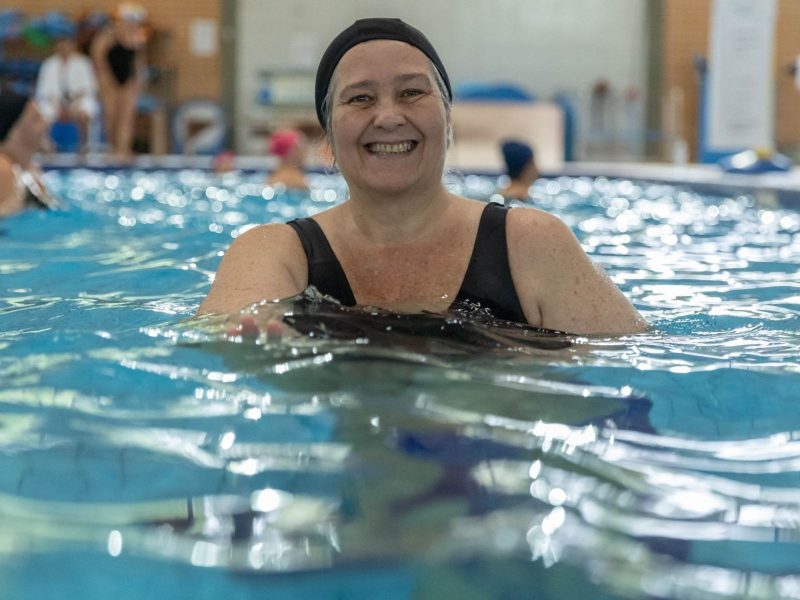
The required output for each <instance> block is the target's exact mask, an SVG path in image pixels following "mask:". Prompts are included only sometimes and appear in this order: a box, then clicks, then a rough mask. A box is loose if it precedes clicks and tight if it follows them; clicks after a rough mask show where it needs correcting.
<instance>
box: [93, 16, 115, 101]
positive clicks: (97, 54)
mask: <svg viewBox="0 0 800 600" xmlns="http://www.w3.org/2000/svg"><path fill="white" fill-rule="evenodd" d="M113 40H114V36H113V33H112V31H111V29H109V28H106V29H103V30H101V31H99V32H98V33H97V35H96V36H95V38H94V40H92V46H91V48H90V50H89V54H90V56H91V58H92V64H94V69H95V73H96V75H97V83H98V84H99V85H100V87H101V88H102V87H104V86H107V85H110V84H111V83H112V81H113V77H114V75H113V74H112V72H111V67H110V66H109V64H108V51H109V50H110V49H111V43H112V42H113Z"/></svg>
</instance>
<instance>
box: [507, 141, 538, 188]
mask: <svg viewBox="0 0 800 600" xmlns="http://www.w3.org/2000/svg"><path fill="white" fill-rule="evenodd" d="M501 150H502V151H503V160H504V161H505V164H506V175H508V179H509V181H508V184H507V185H506V186H505V187H503V189H501V190H500V194H501V195H502V196H503V198H505V199H506V201H509V200H521V201H523V202H530V200H531V196H530V187H531V185H532V184H533V182H534V181H536V180H537V179H538V178H539V170H538V169H537V168H536V160H535V159H534V157H533V150H532V149H531V147H530V146H529V145H528V144H526V143H524V142H518V141H515V140H508V141H505V142H503V144H502V146H501Z"/></svg>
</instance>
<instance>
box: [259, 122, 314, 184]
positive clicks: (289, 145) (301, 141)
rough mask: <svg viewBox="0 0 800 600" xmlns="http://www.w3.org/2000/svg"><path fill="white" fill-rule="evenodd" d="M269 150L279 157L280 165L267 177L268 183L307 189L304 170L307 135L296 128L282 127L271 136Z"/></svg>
mask: <svg viewBox="0 0 800 600" xmlns="http://www.w3.org/2000/svg"><path fill="white" fill-rule="evenodd" d="M268 152H269V154H271V155H272V156H275V157H277V158H278V161H279V162H278V166H277V167H276V168H275V169H274V170H273V171H272V173H270V175H269V177H268V178H267V185H269V186H272V187H275V186H276V185H282V186H284V187H286V188H287V189H307V188H308V183H307V182H306V175H305V171H304V165H305V156H306V140H305V136H304V135H303V134H302V133H300V132H299V131H297V130H295V129H280V130H278V131H275V132H274V133H273V134H272V135H270V136H269V144H268Z"/></svg>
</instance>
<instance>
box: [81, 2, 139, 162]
mask: <svg viewBox="0 0 800 600" xmlns="http://www.w3.org/2000/svg"><path fill="white" fill-rule="evenodd" d="M146 15H147V13H146V12H145V10H144V9H143V8H141V7H140V6H139V5H136V4H132V3H122V4H120V5H119V7H118V8H117V11H116V15H115V19H114V20H113V22H112V23H111V24H110V25H109V26H107V27H106V28H104V29H102V30H100V31H99V32H98V33H97V35H96V36H95V38H94V39H93V40H92V44H91V56H92V60H93V62H94V65H95V70H96V71H97V81H98V83H99V87H100V101H101V104H102V106H103V121H104V123H105V133H106V138H107V139H108V142H109V146H110V149H111V151H112V153H113V154H114V155H115V156H116V157H117V158H118V159H121V160H126V159H127V158H129V156H130V154H131V151H132V145H133V129H134V121H135V118H136V102H137V99H138V97H139V93H140V92H141V90H142V84H143V81H144V72H145V64H144V43H145V30H144V28H143V21H144V19H145V17H146Z"/></svg>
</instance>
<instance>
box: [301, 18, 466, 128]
mask: <svg viewBox="0 0 800 600" xmlns="http://www.w3.org/2000/svg"><path fill="white" fill-rule="evenodd" d="M370 40H396V41H398V42H405V43H406V44H410V45H411V46H414V47H415V48H416V49H417V50H419V51H421V52H422V53H423V54H424V55H425V56H427V57H428V58H429V59H430V60H431V62H432V63H433V64H434V65H435V66H436V70H437V71H439V75H441V76H442V80H443V81H444V85H445V87H446V88H447V96H448V97H449V98H450V100H452V99H453V91H452V90H451V89H450V79H449V78H448V77H447V71H445V69H444V65H443V64H442V60H441V59H440V58H439V55H438V54H436V50H434V48H433V45H432V44H431V43H430V42H429V41H428V38H426V37H425V35H424V34H423V33H422V32H421V31H420V30H419V29H416V28H414V27H412V26H411V25H409V24H408V23H404V22H403V21H401V20H400V19H383V18H374V19H359V20H358V21H356V22H355V23H353V24H352V25H350V27H348V28H347V29H345V30H344V31H342V32H341V33H340V34H339V35H337V36H336V37H335V38H334V39H333V41H332V42H331V43H330V45H329V46H328V49H327V50H325V54H323V55H322V59H321V60H320V61H319V67H318V68H317V81H316V86H315V90H314V100H315V102H316V106H317V118H318V119H319V122H320V125H322V128H323V129H325V116H324V115H323V114H322V101H323V100H324V99H325V95H326V94H327V93H328V86H329V85H330V82H331V77H333V71H334V70H335V69H336V65H338V64H339V61H340V60H342V57H343V56H344V55H345V53H346V52H347V51H348V50H350V48H352V47H353V46H357V45H358V44H361V43H363V42H368V41H370Z"/></svg>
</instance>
